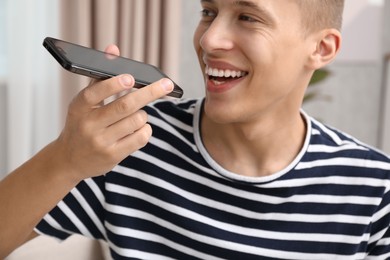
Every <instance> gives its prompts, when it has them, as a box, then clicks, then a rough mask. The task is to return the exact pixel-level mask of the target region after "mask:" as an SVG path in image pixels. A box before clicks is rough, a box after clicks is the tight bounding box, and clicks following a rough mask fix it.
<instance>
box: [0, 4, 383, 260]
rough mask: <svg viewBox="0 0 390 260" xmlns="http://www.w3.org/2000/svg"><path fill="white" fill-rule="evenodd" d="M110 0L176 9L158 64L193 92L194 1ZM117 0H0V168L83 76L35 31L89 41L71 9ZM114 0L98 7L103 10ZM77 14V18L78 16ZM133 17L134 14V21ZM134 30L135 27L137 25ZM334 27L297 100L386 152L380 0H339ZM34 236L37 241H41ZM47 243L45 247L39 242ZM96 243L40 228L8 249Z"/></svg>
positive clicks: (91, 251) (22, 149)
mask: <svg viewBox="0 0 390 260" xmlns="http://www.w3.org/2000/svg"><path fill="white" fill-rule="evenodd" d="M118 1H125V2H126V1H127V2H132V3H133V2H134V3H135V2H137V3H138V5H141V6H142V5H143V4H144V3H145V2H146V1H157V2H159V3H161V6H162V7H163V6H165V7H166V5H167V4H171V6H170V8H173V9H172V10H170V13H169V14H170V15H171V16H175V18H176V19H177V20H175V21H176V22H174V24H173V25H171V26H172V31H174V32H175V34H174V37H173V38H171V41H174V42H171V44H168V45H165V47H164V50H163V51H164V52H166V53H168V52H169V53H171V55H172V56H169V57H170V58H169V59H170V62H173V64H176V65H174V66H173V67H169V68H166V69H167V70H169V72H167V73H168V74H169V75H170V76H171V77H172V78H173V79H174V80H175V81H176V82H177V83H178V84H179V85H180V86H182V87H183V88H184V91H185V97H201V96H202V95H203V93H204V92H203V79H202V76H201V72H200V70H199V66H198V62H197V58H196V56H195V53H194V51H193V48H192V34H193V31H194V29H195V26H196V25H197V22H198V19H199V16H200V11H201V8H200V5H199V1H198V0H173V1H170V0H118ZM118 1H109V2H107V1H106V0H34V1H31V0H0V122H1V126H0V178H1V177H3V176H4V175H5V174H6V173H7V172H9V171H11V170H12V169H14V168H15V167H17V166H18V165H19V164H20V163H22V162H23V161H25V160H26V159H28V158H29V157H30V156H32V155H33V154H34V153H35V152H37V151H38V150H39V149H40V148H41V147H43V146H44V145H45V144H47V143H48V142H50V141H51V140H53V139H54V138H56V136H57V135H58V134H59V132H60V130H61V128H62V124H63V119H64V116H65V115H64V113H65V111H66V107H67V102H69V100H70V99H71V98H72V96H73V95H74V94H75V93H76V92H77V91H78V90H79V89H80V88H81V87H83V86H84V85H85V84H86V82H88V80H87V79H83V80H81V81H80V77H78V76H75V75H69V74H67V75H65V76H64V73H65V72H64V71H63V70H62V69H61V68H60V67H59V65H58V64H57V63H56V62H55V61H54V59H53V58H52V57H51V56H50V55H49V54H48V53H47V52H46V51H45V50H44V48H43V47H42V41H43V38H44V37H45V36H53V37H61V38H62V37H65V36H66V37H69V38H71V39H74V40H77V41H78V40H79V41H80V43H81V42H82V43H83V44H86V45H88V44H92V41H90V40H91V39H89V38H88V37H90V35H89V34H88V35H86V34H85V33H83V31H82V28H80V27H88V26H89V23H90V22H91V21H92V20H90V19H89V20H87V21H80V20H77V19H75V18H74V17H72V15H77V12H82V10H84V11H85V10H87V11H88V4H91V3H94V4H96V3H100V4H103V5H107V3H117V2H118ZM122 3H124V2H122ZM71 4H76V5H80V4H81V5H84V4H85V5H86V9H82V8H81V9H80V8H76V9H74V10H75V11H69V10H67V8H68V7H70V5H71ZM95 7H96V6H95ZM162 7H161V8H162ZM114 9H115V8H114V7H112V8H106V9H104V10H103V14H104V12H105V11H107V12H113V10H114ZM131 11H134V10H129V13H130V12H131ZM155 11H156V10H155ZM157 11H158V10H157ZM78 15H79V16H78V17H79V19H80V17H83V15H81V16H80V14H78ZM84 18H85V17H84ZM64 21H67V22H66V23H69V24H67V28H68V29H69V28H73V29H71V30H70V32H66V31H65V30H64V29H63V26H64V24H63V23H64ZM138 25H139V26H140V27H139V26H138ZM69 26H74V27H69ZM79 26H80V27H79ZM101 26H102V25H101ZM101 26H99V27H96V28H95V29H97V30H100V34H99V35H100V36H99V37H97V38H99V39H100V40H99V45H96V48H100V49H102V48H104V47H103V46H105V44H108V43H111V42H115V37H113V36H112V30H110V29H105V30H106V31H104V30H103V31H102V30H101ZM143 26H144V24H139V23H138V24H135V27H134V28H136V29H137V28H138V29H139V28H143ZM72 33H73V36H69V35H71V34H72ZM138 33H140V34H141V35H142V34H143V33H142V30H138ZM144 33H145V32H144ZM343 33H344V43H343V47H342V51H341V53H340V56H339V57H338V59H337V60H336V61H335V62H334V63H332V64H331V65H330V66H328V67H327V69H328V70H329V71H330V75H329V76H328V77H327V78H326V79H325V80H324V81H322V82H321V83H319V84H318V85H315V86H313V87H311V88H312V90H313V91H315V93H316V98H315V99H313V100H311V101H309V102H307V103H305V104H304V109H305V110H306V111H307V112H308V113H309V114H311V115H313V116H315V117H316V118H318V119H319V120H321V121H323V122H325V123H327V124H329V125H332V126H335V127H337V128H339V129H341V130H343V131H345V132H348V133H349V134H351V135H353V136H355V137H357V138H359V139H361V140H362V141H364V142H366V143H368V144H369V145H372V146H375V147H378V148H381V149H384V150H385V151H386V152H388V153H390V137H389V134H388V133H390V76H389V75H390V66H388V65H387V64H388V63H389V59H390V56H389V55H390V1H389V0H346V9H345V21H344V28H343ZM72 37H74V38H72ZM112 37H113V38H112ZM129 37H131V35H129ZM87 38H88V39H87ZM157 47H158V46H157ZM160 50H162V49H161V48H160ZM172 53H173V54H172ZM128 55H130V53H129V54H128ZM386 57H387V58H386ZM64 77H65V78H66V77H70V78H71V79H70V81H65V82H72V83H68V85H67V86H65V85H64ZM68 80H69V79H68ZM42 245H44V246H43V247H44V248H45V250H41V248H42ZM47 248H52V249H53V250H52V251H54V253H53V252H47V251H48V250H47ZM100 248H103V249H104V246H103V247H101V246H100V245H99V244H96V243H92V242H91V241H88V240H86V239H83V238H80V237H75V238H72V239H71V240H69V241H67V242H65V243H63V244H58V243H56V242H55V241H53V240H51V239H47V238H46V239H41V240H37V241H33V242H32V243H30V244H28V245H27V246H25V247H24V248H22V249H21V250H18V251H17V252H15V254H13V255H12V256H11V257H10V258H9V259H10V260H18V259H61V258H60V256H62V257H63V259H75V260H76V259H88V258H91V259H100V258H104V250H103V253H102V254H96V252H97V251H99V250H100ZM61 250H62V251H61ZM49 251H50V250H49ZM58 251H60V252H62V253H57V252H58ZM53 256H55V257H54V258H53Z"/></svg>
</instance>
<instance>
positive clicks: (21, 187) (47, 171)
mask: <svg viewBox="0 0 390 260" xmlns="http://www.w3.org/2000/svg"><path fill="white" fill-rule="evenodd" d="M56 146H57V144H56V143H51V144H49V145H48V146H47V147H45V148H44V149H43V150H42V151H41V152H39V153H38V154H37V155H35V156H34V157H33V158H32V159H30V160H29V161H27V162H26V163H25V164H23V165H22V166H20V167H19V168H18V169H16V170H15V171H13V172H12V173H10V174H9V175H8V176H7V177H6V178H5V179H4V180H2V181H1V182H0V209H1V210H0V220H1V221H0V259H3V258H4V257H5V256H7V255H8V254H10V253H11V252H12V251H13V250H14V249H16V248H17V247H18V246H20V245H21V244H22V243H23V242H25V241H26V240H27V238H28V237H29V236H30V234H31V232H32V231H33V229H34V227H35V226H36V225H37V224H38V223H39V221H40V220H41V219H42V218H43V216H44V215H45V214H46V213H48V212H49V211H50V210H51V209H52V208H53V207H54V206H55V205H56V204H57V203H58V202H59V201H60V200H61V199H62V198H63V197H64V196H65V195H66V194H67V193H68V192H69V191H70V190H71V189H72V188H73V187H75V186H76V185H77V183H78V182H79V180H77V179H76V178H74V177H72V175H71V174H69V173H67V166H66V165H64V164H63V163H62V162H61V161H62V158H61V153H60V152H59V151H58V150H59V149H58V147H56Z"/></svg>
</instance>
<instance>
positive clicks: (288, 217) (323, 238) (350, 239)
mask: <svg viewBox="0 0 390 260" xmlns="http://www.w3.org/2000/svg"><path fill="white" fill-rule="evenodd" d="M106 188H107V190H108V191H111V192H113V193H119V194H122V195H127V196H131V197H136V198H139V199H143V200H145V201H147V202H149V203H151V204H153V205H156V206H158V207H160V208H163V209H165V210H168V211H170V212H171V213H173V214H177V215H180V216H184V217H186V218H189V219H193V220H196V221H198V222H201V223H207V224H208V225H210V226H213V227H216V228H219V229H222V230H227V231H229V232H232V233H236V234H240V235H244V236H247V235H248V234H251V236H253V237H258V238H265V239H278V240H288V241H290V240H291V241H317V242H327V241H338V242H340V243H341V242H342V243H351V244H355V243H360V242H361V240H364V241H366V239H368V238H367V235H364V237H356V236H345V235H334V234H310V235H308V234H303V233H287V232H272V231H267V230H258V229H253V228H247V227H242V226H237V225H233V224H229V223H225V222H221V221H218V220H215V219H211V218H209V217H207V216H203V215H201V214H198V213H196V212H193V211H190V210H187V209H185V208H182V207H179V206H177V205H174V204H171V203H168V202H165V201H163V200H160V199H158V198H155V197H152V196H150V195H148V194H145V193H143V192H140V191H137V190H133V189H130V188H127V187H123V186H120V185H116V184H111V183H108V184H107V187H106ZM212 206H213V207H214V206H215V205H212ZM225 206H227V205H225ZM221 210H223V209H221ZM118 212H121V211H118ZM249 213H252V212H249ZM253 214H255V215H258V216H257V219H264V220H266V219H272V220H280V221H285V222H290V221H296V222H302V221H304V222H306V223H321V222H330V221H332V222H333V221H340V222H341V223H360V222H362V223H363V224H367V221H369V218H364V217H352V216H348V215H325V216H322V215H309V214H281V213H280V214H275V213H266V214H261V213H252V215H253Z"/></svg>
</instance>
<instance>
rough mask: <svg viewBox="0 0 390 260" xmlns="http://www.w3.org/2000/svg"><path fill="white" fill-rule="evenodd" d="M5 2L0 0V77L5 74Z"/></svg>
mask: <svg viewBox="0 0 390 260" xmlns="http://www.w3.org/2000/svg"><path fill="white" fill-rule="evenodd" d="M5 20H6V0H0V77H2V76H4V75H5V74H6V72H7V70H6V69H7V67H6V65H5V63H6V44H7V42H6V40H5V39H6V22H5Z"/></svg>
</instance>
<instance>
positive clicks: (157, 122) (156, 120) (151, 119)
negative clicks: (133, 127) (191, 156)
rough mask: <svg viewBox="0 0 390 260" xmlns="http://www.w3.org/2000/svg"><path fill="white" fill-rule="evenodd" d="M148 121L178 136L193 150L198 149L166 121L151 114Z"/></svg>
mask: <svg viewBox="0 0 390 260" xmlns="http://www.w3.org/2000/svg"><path fill="white" fill-rule="evenodd" d="M149 122H150V123H152V124H155V125H158V126H159V127H161V128H163V129H164V130H165V131H167V132H169V133H171V134H172V135H174V136H175V137H177V138H179V139H180V140H181V141H182V142H183V143H185V144H186V145H188V146H189V147H191V148H192V150H194V151H197V150H198V148H197V147H196V145H194V144H193V143H191V142H189V141H188V140H187V139H185V138H184V137H183V136H182V135H181V134H180V133H179V132H178V131H177V130H176V129H175V128H174V127H172V125H170V124H168V123H167V122H165V121H163V120H161V119H159V118H156V117H153V116H151V115H149ZM152 138H155V137H153V136H152Z"/></svg>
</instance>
